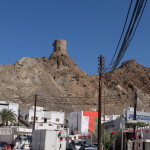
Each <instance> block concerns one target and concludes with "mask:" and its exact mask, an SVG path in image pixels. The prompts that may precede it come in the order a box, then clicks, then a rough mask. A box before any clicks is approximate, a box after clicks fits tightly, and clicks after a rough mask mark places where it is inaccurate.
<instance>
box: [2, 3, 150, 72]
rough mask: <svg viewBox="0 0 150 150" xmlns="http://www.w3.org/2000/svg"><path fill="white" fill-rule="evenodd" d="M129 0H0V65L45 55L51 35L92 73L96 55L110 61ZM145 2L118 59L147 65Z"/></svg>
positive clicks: (149, 15) (148, 13) (149, 22)
mask: <svg viewBox="0 0 150 150" xmlns="http://www.w3.org/2000/svg"><path fill="white" fill-rule="evenodd" d="M129 2H130V1H129V0H13V1H12V0H3V1H0V52H1V55H0V65H3V64H13V63H15V62H16V61H17V60H19V59H20V58H22V57H35V58H40V57H43V56H45V57H47V58H48V57H49V56H50V54H51V53H52V52H53V47H52V43H53V41H54V40H55V39H65V40H67V52H68V54H69V55H70V57H71V58H72V59H73V60H74V61H75V62H76V64H77V65H78V66H79V68H80V69H82V70H83V71H85V72H86V73H88V74H89V75H93V74H97V64H98V59H97V58H98V56H99V55H100V54H102V55H104V56H105V57H106V63H109V62H110V60H111V58H112V55H113V53H114V51H115V48H116V46H117V42H118V40H119V37H120V34H121V31H122V28H123V24H124V20H125V17H126V13H127V9H128V6H129ZM149 57H150V3H149V1H148V3H147V6H146V9H145V12H144V14H143V17H142V19H141V22H140V24H139V26H138V30H137V32H136V34H135V36H134V39H133V40H132V42H131V45H130V47H129V48H128V50H127V52H126V54H125V56H124V58H123V60H122V61H125V60H129V59H136V60H137V62H138V63H139V64H142V65H144V66H146V67H150V59H149Z"/></svg>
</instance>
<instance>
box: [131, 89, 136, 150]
mask: <svg viewBox="0 0 150 150" xmlns="http://www.w3.org/2000/svg"><path fill="white" fill-rule="evenodd" d="M136 109H137V92H135V93H134V116H133V120H136ZM135 130H136V125H135V124H134V125H133V140H134V138H135ZM134 147H135V142H133V146H132V150H134Z"/></svg>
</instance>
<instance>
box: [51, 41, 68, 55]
mask: <svg viewBox="0 0 150 150" xmlns="http://www.w3.org/2000/svg"><path fill="white" fill-rule="evenodd" d="M53 46H54V52H58V53H61V54H66V53H67V52H66V47H67V41H66V40H55V41H54V43H53Z"/></svg>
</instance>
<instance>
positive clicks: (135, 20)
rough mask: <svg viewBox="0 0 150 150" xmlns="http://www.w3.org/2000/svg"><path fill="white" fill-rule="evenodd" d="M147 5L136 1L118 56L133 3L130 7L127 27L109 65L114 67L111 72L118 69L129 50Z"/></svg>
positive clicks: (141, 0) (140, 0)
mask: <svg viewBox="0 0 150 150" xmlns="http://www.w3.org/2000/svg"><path fill="white" fill-rule="evenodd" d="M146 3H147V0H136V3H135V6H134V9H133V12H132V15H131V19H130V22H129V25H128V28H127V31H126V34H125V36H124V39H123V42H122V45H121V47H120V50H119V52H118V54H117V56H116V53H117V51H118V47H119V45H120V41H121V39H122V35H123V33H124V30H125V26H126V23H127V19H128V16H129V12H130V9H131V6H132V1H131V2H130V6H129V9H128V13H127V17H126V21H125V25H124V27H123V31H122V34H121V37H120V39H119V42H118V45H117V48H116V51H115V53H114V56H113V58H112V61H111V64H110V65H109V67H110V66H112V67H111V69H110V71H113V70H114V69H116V67H117V66H118V64H119V63H120V61H121V59H122V58H123V56H124V54H125V52H126V50H127V48H128V47H129V45H130V43H131V41H132V39H133V36H134V34H135V32H136V30H137V27H138V25H139V22H140V20H141V17H142V15H143V12H144V9H145V6H146ZM115 56H116V58H115ZM114 58H115V60H114Z"/></svg>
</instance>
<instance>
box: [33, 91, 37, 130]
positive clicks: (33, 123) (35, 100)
mask: <svg viewBox="0 0 150 150" xmlns="http://www.w3.org/2000/svg"><path fill="white" fill-rule="evenodd" d="M36 102H37V94H35V100H34V121H33V130H35V122H36Z"/></svg>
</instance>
